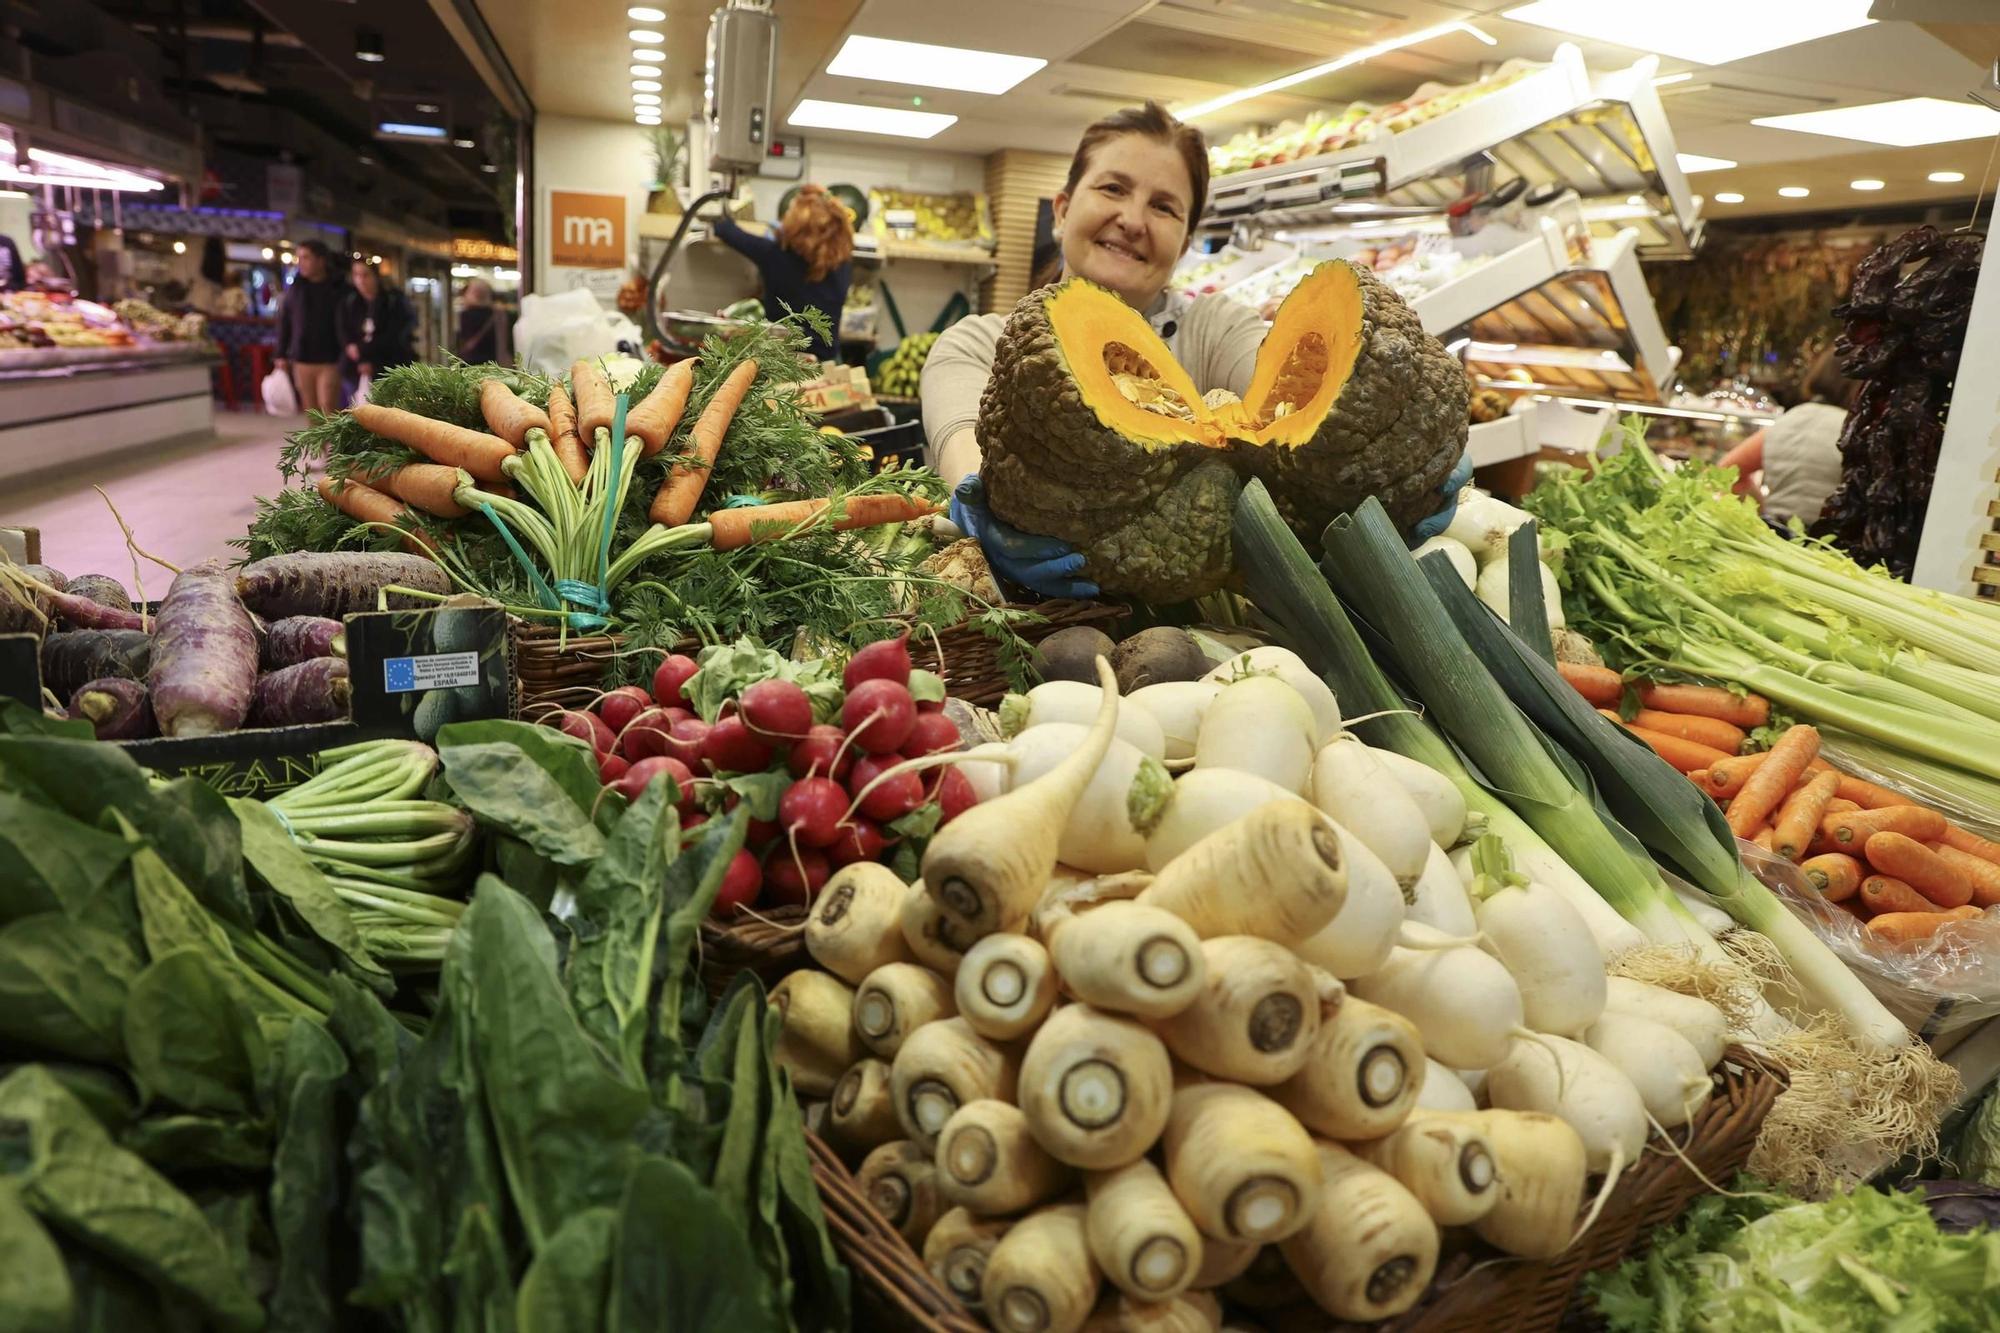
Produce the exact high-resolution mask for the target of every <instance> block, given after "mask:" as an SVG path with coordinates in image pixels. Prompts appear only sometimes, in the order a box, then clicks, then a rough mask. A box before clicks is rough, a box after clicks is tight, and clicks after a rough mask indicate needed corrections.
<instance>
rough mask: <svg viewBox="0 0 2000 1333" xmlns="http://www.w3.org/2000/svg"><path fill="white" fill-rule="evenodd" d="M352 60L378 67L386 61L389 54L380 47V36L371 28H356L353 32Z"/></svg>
mask: <svg viewBox="0 0 2000 1333" xmlns="http://www.w3.org/2000/svg"><path fill="white" fill-rule="evenodd" d="M354 58H355V59H356V60H365V61H367V62H368V63H369V64H371V65H379V64H381V63H382V62H383V61H385V60H387V59H388V58H389V53H388V51H386V50H385V49H384V48H383V46H382V34H381V33H379V32H377V31H375V30H374V29H373V28H356V29H355V30H354Z"/></svg>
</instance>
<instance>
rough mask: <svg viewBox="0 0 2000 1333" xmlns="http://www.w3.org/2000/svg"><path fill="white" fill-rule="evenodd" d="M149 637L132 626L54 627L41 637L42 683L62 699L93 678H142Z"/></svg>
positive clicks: (147, 665)
mask: <svg viewBox="0 0 2000 1333" xmlns="http://www.w3.org/2000/svg"><path fill="white" fill-rule="evenodd" d="M152 662H153V640H152V638H151V637H150V636H149V635H146V634H144V633H141V632H140V631H139V630H136V629H69V630H58V631H56V632H55V633H54V634H51V635H49V636H48V637H47V638H46V639H43V640H42V684H44V685H46V686H48V687H49V689H51V690H53V691H55V694H56V697H57V698H59V699H66V698H68V697H69V696H70V694H71V693H73V692H74V691H76V690H77V689H80V688H81V687H82V686H84V685H86V684H88V683H89V682H91V681H93V680H101V679H102V678H104V677H106V676H116V677H118V678H119V679H121V680H144V679H145V677H146V672H147V670H148V669H149V668H150V667H151V666H152Z"/></svg>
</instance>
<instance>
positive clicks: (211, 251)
mask: <svg viewBox="0 0 2000 1333" xmlns="http://www.w3.org/2000/svg"><path fill="white" fill-rule="evenodd" d="M227 269H228V255H227V253H226V252H225V251H224V250H223V248H222V238H221V237H220V236H211V237H209V238H208V239H207V240H205V241H203V242H202V243H201V276H202V277H204V278H207V279H208V280H209V281H210V282H213V283H217V284H220V283H221V282H222V275H223V273H224V272H226V271H227Z"/></svg>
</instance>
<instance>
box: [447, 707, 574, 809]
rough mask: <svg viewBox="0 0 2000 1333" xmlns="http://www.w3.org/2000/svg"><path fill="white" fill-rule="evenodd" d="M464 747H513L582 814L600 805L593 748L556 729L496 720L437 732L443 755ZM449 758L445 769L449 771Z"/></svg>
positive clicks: (456, 726)
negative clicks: (583, 811)
mask: <svg viewBox="0 0 2000 1333" xmlns="http://www.w3.org/2000/svg"><path fill="white" fill-rule="evenodd" d="M465 745H511V746H513V747H514V748H515V749H517V750H519V751H520V752H521V754H522V755H523V756H524V757H525V758H526V759H527V760H528V761H529V762H530V763H532V764H534V765H535V767H537V768H539V769H541V770H542V772H544V773H546V774H548V776H549V778H550V779H551V780H552V781H553V782H554V783H555V785H556V786H558V787H560V788H562V790H563V791H564V792H565V793H567V794H568V796H569V799H570V801H571V803H572V804H574V805H575V806H576V807H577V808H578V809H579V810H588V809H590V808H591V806H593V805H595V804H596V803H597V799H598V793H599V792H601V791H602V790H603V789H604V784H603V782H602V781H601V780H600V779H599V777H598V774H597V758H596V756H595V755H593V754H592V753H591V752H590V747H589V746H588V745H585V744H584V743H583V742H582V741H580V740H578V739H577V738H576V737H574V736H569V735H565V734H564V733H563V732H560V731H557V730H556V729H555V728H554V727H543V726H537V725H535V724H533V723H529V722H510V721H508V720H506V719H505V718H494V719H490V720H488V721H484V722H454V723H452V724H451V725H450V726H448V727H444V728H441V729H440V730H439V731H438V737H437V750H438V753H439V754H440V755H446V754H447V752H448V751H450V750H453V749H456V748H458V747H460V746H465ZM450 768H451V764H450V761H449V759H448V758H447V760H446V764H445V769H446V771H447V772H449V771H450Z"/></svg>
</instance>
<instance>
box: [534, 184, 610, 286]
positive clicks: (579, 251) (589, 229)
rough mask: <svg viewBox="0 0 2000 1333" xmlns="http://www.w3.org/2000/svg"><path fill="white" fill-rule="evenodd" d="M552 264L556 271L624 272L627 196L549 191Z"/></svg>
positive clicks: (550, 258) (550, 260) (550, 259)
mask: <svg viewBox="0 0 2000 1333" xmlns="http://www.w3.org/2000/svg"><path fill="white" fill-rule="evenodd" d="M549 262H550V263H551V264H553V265H555V266H556V267H557V268H623V267H624V266H625V196H624V195H622V194H580V193H577V192H575V191H572V190H551V191H549Z"/></svg>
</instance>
